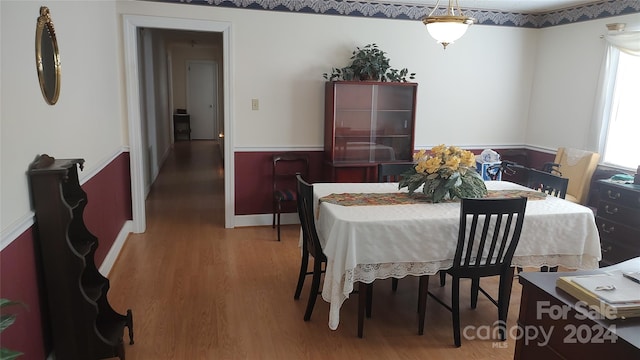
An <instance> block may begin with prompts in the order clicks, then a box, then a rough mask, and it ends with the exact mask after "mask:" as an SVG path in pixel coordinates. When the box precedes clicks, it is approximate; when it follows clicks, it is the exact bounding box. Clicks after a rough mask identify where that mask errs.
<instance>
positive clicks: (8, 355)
mask: <svg viewBox="0 0 640 360" xmlns="http://www.w3.org/2000/svg"><path fill="white" fill-rule="evenodd" d="M20 355H22V353H21V352H19V351H14V350H9V349H4V348H2V349H0V359H2V360H13V359H15V358H17V357H18V356H20Z"/></svg>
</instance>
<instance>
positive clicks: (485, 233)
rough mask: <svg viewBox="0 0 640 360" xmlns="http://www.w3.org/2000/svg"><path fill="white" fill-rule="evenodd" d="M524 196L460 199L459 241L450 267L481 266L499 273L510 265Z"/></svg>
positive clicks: (465, 270)
mask: <svg viewBox="0 0 640 360" xmlns="http://www.w3.org/2000/svg"><path fill="white" fill-rule="evenodd" d="M526 204H527V199H526V198H524V197H522V198H515V199H513V198H511V199H462V204H461V207H460V229H459V233H458V245H457V248H456V253H455V258H454V263H453V267H452V269H451V271H453V272H458V273H459V274H460V275H465V274H470V273H471V272H473V271H477V270H478V269H483V270H482V271H483V273H482V274H483V275H484V276H486V275H487V274H491V273H494V274H495V275H498V274H500V272H501V271H502V269H503V268H504V267H509V266H511V259H512V258H513V254H514V253H515V249H516V246H517V245H518V241H519V239H520V233H521V231H522V224H523V221H524V212H525V208H526Z"/></svg>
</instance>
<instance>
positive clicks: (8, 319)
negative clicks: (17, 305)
mask: <svg viewBox="0 0 640 360" xmlns="http://www.w3.org/2000/svg"><path fill="white" fill-rule="evenodd" d="M15 321H16V316H15V315H13V314H8V315H2V316H0V331H4V329H6V328H8V327H9V326H11V324H13V323H14V322H15ZM2 359H4V358H2Z"/></svg>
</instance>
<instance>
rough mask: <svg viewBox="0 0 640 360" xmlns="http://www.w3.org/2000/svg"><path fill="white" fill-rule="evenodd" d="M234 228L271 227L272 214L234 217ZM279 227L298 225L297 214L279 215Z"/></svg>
mask: <svg viewBox="0 0 640 360" xmlns="http://www.w3.org/2000/svg"><path fill="white" fill-rule="evenodd" d="M234 220H235V227H243V226H271V225H272V224H273V215H272V214H257V215H236V216H235V217H234ZM280 224H281V225H292V224H300V218H299V217H298V213H286V214H280Z"/></svg>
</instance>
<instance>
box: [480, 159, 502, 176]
mask: <svg viewBox="0 0 640 360" xmlns="http://www.w3.org/2000/svg"><path fill="white" fill-rule="evenodd" d="M501 163H502V162H500V161H497V162H480V161H478V160H477V159H476V170H477V171H478V174H480V176H482V179H483V180H485V181H486V180H502V169H500V164H501ZM492 165H495V168H493V169H491V173H489V167H490V166H492Z"/></svg>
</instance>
